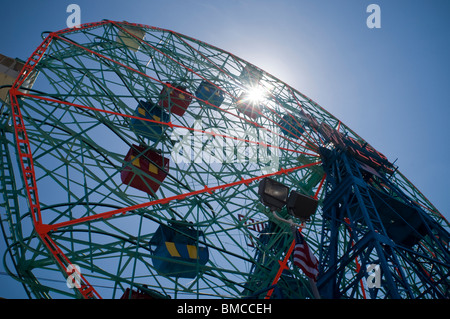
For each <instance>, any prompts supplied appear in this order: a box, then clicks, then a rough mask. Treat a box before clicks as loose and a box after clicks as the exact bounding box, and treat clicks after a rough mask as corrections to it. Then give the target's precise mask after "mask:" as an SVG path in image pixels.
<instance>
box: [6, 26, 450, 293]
mask: <svg viewBox="0 0 450 319" xmlns="http://www.w3.org/2000/svg"><path fill="white" fill-rule="evenodd" d="M44 36H45V38H44V40H43V42H42V44H41V45H40V46H39V47H38V48H37V49H36V51H35V52H34V53H33V55H32V56H31V57H30V58H29V59H28V61H27V63H26V65H25V67H24V69H23V70H22V73H21V75H20V76H19V77H18V79H17V80H16V82H15V83H14V85H13V86H12V88H11V89H10V94H9V98H10V99H9V101H6V102H5V103H4V105H3V107H2V109H1V114H0V116H1V118H0V120H1V126H0V128H1V148H2V156H1V163H0V164H1V171H0V174H1V175H0V178H1V185H0V187H1V190H2V196H3V198H2V199H3V200H2V202H1V203H2V204H1V206H0V207H1V224H2V230H3V233H4V236H5V241H6V242H7V249H6V252H5V255H4V265H5V268H6V269H7V271H8V273H9V274H10V275H11V276H12V277H14V278H15V279H17V280H19V281H20V282H22V283H23V285H24V287H25V290H26V292H27V293H28V295H29V296H30V298H51V297H53V298H54V297H56V298H60V297H76V298H81V297H83V298H120V297H121V296H122V295H123V293H124V291H126V289H127V288H131V289H135V290H137V289H139V290H140V291H143V292H145V293H146V294H147V295H148V296H151V297H154V298H166V297H170V298H191V297H197V298H210V297H211V298H242V297H260V298H263V297H265V296H266V293H267V291H268V289H269V288H270V287H272V288H273V286H272V284H273V283H274V279H277V273H278V270H279V267H278V266H277V265H279V261H281V260H285V261H286V263H287V269H286V270H285V272H284V273H283V275H282V276H281V277H280V278H279V280H275V283H277V285H276V286H277V288H279V289H277V290H276V293H274V294H273V295H272V297H277V296H278V297H281V298H288V297H291V298H313V293H312V292H311V290H310V289H309V284H308V280H307V278H306V277H304V275H303V274H302V272H301V271H300V270H299V269H297V268H296V267H294V266H293V264H292V261H291V260H290V258H289V256H288V255H287V254H288V251H289V248H290V246H291V243H292V239H293V236H292V233H291V231H290V229H289V225H288V224H285V223H283V222H280V221H279V220H276V219H274V218H273V217H272V215H271V214H270V212H269V211H268V210H267V209H266V208H265V207H263V206H262V204H261V203H260V202H259V200H258V182H259V181H260V180H261V179H262V178H264V177H267V176H270V177H272V178H274V179H276V180H278V181H279V182H282V183H284V184H286V185H289V186H290V187H291V188H292V189H297V190H298V191H301V192H303V193H305V194H308V195H311V196H312V195H316V196H317V198H318V199H319V201H320V205H319V209H318V211H317V213H316V214H315V215H314V216H313V217H312V219H311V220H310V221H308V222H306V223H305V225H304V226H305V227H304V229H303V234H304V236H305V238H307V240H308V243H309V245H310V247H311V249H312V250H313V251H314V252H315V253H316V254H317V255H318V254H319V252H320V251H321V249H322V247H323V244H322V203H323V196H324V194H325V192H323V190H322V185H323V180H324V176H325V172H324V170H323V168H322V165H321V158H320V154H319V147H323V146H326V144H327V142H325V139H324V138H323V136H322V135H321V134H320V132H319V130H318V127H317V126H316V125H313V124H312V123H313V121H312V120H314V121H315V122H317V123H326V124H327V125H329V126H330V127H331V128H333V129H334V130H336V131H338V132H339V133H341V134H343V135H345V136H348V137H352V138H353V139H355V140H357V141H360V142H361V143H365V141H364V140H363V139H362V138H361V137H359V136H358V135H357V134H356V133H354V132H353V131H352V130H351V129H350V128H348V127H347V126H346V125H345V124H343V123H342V122H341V121H339V120H338V119H336V118H335V117H334V116H332V115H331V114H330V113H328V112H327V111H326V110H325V109H323V108H322V107H320V106H319V105H318V104H317V103H315V102H314V101H312V100H311V99H310V98H308V97H307V96H305V95H304V94H302V93H300V92H298V91H297V90H295V89H293V88H291V87H290V86H288V85H287V84H285V83H283V82H282V81H280V80H279V79H277V78H275V77H273V76H271V75H270V74H268V73H266V72H264V71H263V70H260V69H258V68H257V67H255V66H252V65H251V64H250V63H248V62H247V61H244V60H242V59H240V58H238V57H236V56H234V55H233V54H231V53H229V52H226V51H223V50H221V49H218V48H216V47H214V46H211V45H209V44H206V43H204V42H201V41H198V40H196V39H193V38H191V37H188V36H185V35H182V34H180V33H177V32H173V31H170V30H165V29H160V28H155V27H150V26H145V25H140V24H132V23H128V22H116V21H109V20H104V21H101V22H97V23H89V24H84V25H82V26H80V27H79V28H73V29H65V30H61V31H57V32H51V33H48V34H45V35H44ZM249 66H250V67H251V68H252V69H253V70H256V72H257V73H258V74H260V77H259V78H258V80H257V81H256V82H257V84H258V85H259V86H260V87H262V88H263V90H264V92H265V96H264V99H263V101H261V102H260V103H261V107H259V106H258V107H257V108H256V114H257V116H256V117H251V116H248V115H246V114H245V113H243V112H241V111H239V110H238V103H237V102H238V101H239V98H240V96H241V94H242V93H245V92H247V90H249V89H250V88H251V86H254V85H255V82H252V81H249V80H248V78H245V77H244V76H242V74H244V73H245V72H244V70H245V69H246V68H248V67H249ZM32 71H33V72H39V75H38V77H37V80H36V82H35V84H34V86H33V88H32V89H29V90H23V89H22V88H21V85H22V84H23V82H24V81H25V79H26V78H27V76H28V75H29V74H30V73H31V72H32ZM203 81H207V82H209V83H211V84H213V85H214V86H215V87H216V88H217V89H218V90H219V91H220V92H221V93H222V94H223V97H224V100H223V103H222V104H221V105H220V106H217V105H214V104H213V103H211V102H210V101H207V100H203V99H201V98H199V97H197V96H196V95H195V93H194V92H196V90H197V88H198V87H199V86H200V85H201V83H202V82H203ZM175 84H182V85H183V86H184V87H186V89H187V92H188V93H187V94H186V95H188V96H190V97H192V103H191V104H190V105H189V108H188V109H187V111H186V113H185V114H184V115H183V116H177V115H175V114H171V118H170V121H169V122H164V121H161V120H160V119H153V120H145V121H146V122H147V123H148V124H151V125H156V126H159V127H160V128H162V134H160V135H159V136H157V138H156V139H155V138H149V136H145V135H142V134H137V133H136V131H134V130H133V129H131V128H130V121H131V120H132V119H133V118H134V119H140V120H142V118H141V117H140V116H136V114H135V113H134V112H135V109H136V107H137V105H138V103H139V101H141V100H145V101H148V100H151V101H153V102H158V100H159V99H160V98H161V91H162V89H163V88H169V89H174V90H178V89H177V88H176V87H175ZM284 114H289V115H290V116H291V117H295V118H296V122H297V124H298V125H297V126H295V125H292V124H288V126H287V127H288V130H289V131H290V132H291V133H292V135H286V134H284V133H283V131H282V130H281V126H284V127H286V126H285V124H286V121H284V120H283V115H284ZM305 116H306V117H305ZM306 118H307V119H308V120H305V119H306ZM183 143H185V144H183ZM186 143H187V144H186ZM133 145H141V146H145V148H146V150H153V151H158V152H159V153H160V154H162V156H163V157H165V158H168V159H170V169H169V171H167V172H166V173H167V176H166V178H165V179H164V181H162V182H161V181H159V180H155V179H154V178H153V179H152V180H153V181H156V182H157V183H158V184H160V187H159V189H158V190H157V191H156V192H155V193H152V194H147V193H144V192H142V191H139V190H136V189H134V188H133V187H130V186H128V185H125V184H123V183H122V182H121V179H120V174H121V171H122V170H123V167H124V165H127V161H125V159H124V158H125V155H126V154H127V152H128V150H129V149H130V148H131V147H133ZM180 145H183V146H184V147H185V148H184V151H185V152H189V149H190V150H191V151H192V153H191V154H190V155H191V156H192V157H191V158H190V159H188V158H184V160H183V161H179V162H177V161H176V160H175V156H177V155H180V154H181V153H182V151H181V148H180V147H179V146H180ZM227 147H229V148H228V150H230V149H231V150H232V151H231V152H229V153H225V150H226V149H227ZM174 149H175V150H176V151H177V152H178V154H175V153H174ZM222 151H223V152H222ZM180 152H181V153H180ZM186 154H189V153H183V154H182V155H186ZM225 155H227V156H229V157H225ZM141 156H142V155H141ZM142 158H143V157H142ZM158 169H163V168H162V167H158ZM135 173H136V174H137V176H141V175H139V174H143V173H138V172H135ZM146 177H149V176H147V175H146ZM150 178H152V177H151V176H150ZM389 180H390V182H391V183H392V184H394V185H396V187H398V188H399V189H401V190H402V192H403V193H404V194H406V195H407V196H408V197H409V198H410V199H411V200H412V201H414V202H415V203H416V204H417V205H419V206H420V207H422V208H423V210H424V211H425V212H426V213H427V214H428V216H430V218H432V219H433V220H434V221H435V222H436V223H438V224H439V225H441V226H442V227H443V228H445V229H447V230H448V227H449V225H448V222H447V221H446V220H445V219H444V218H443V217H442V216H441V214H440V213H439V212H438V210H437V209H436V208H435V207H434V206H433V205H432V204H431V203H430V202H429V201H428V200H427V199H426V198H425V197H424V196H423V195H422V194H421V193H420V192H419V191H418V190H417V189H416V188H415V187H414V186H413V185H412V184H411V183H410V182H409V181H408V180H407V179H406V178H405V177H404V176H403V175H402V174H401V173H400V172H399V171H398V170H395V171H394V172H392V174H390V176H389ZM280 214H281V215H282V216H284V217H285V218H287V213H286V211H284V210H283V211H281V212H280ZM172 220H177V221H180V222H185V223H190V224H191V225H193V226H194V227H195V228H196V229H199V230H201V231H202V232H203V233H204V234H205V240H204V242H199V241H198V243H197V244H198V245H203V246H206V247H208V249H209V254H210V256H209V260H208V263H207V264H206V265H204V266H200V265H198V274H197V276H196V277H195V278H193V279H192V278H189V279H187V278H178V277H175V276H164V275H160V274H159V273H158V271H157V269H155V267H154V265H153V263H152V259H153V258H163V257H157V256H155V255H152V253H151V251H150V249H149V246H148V243H149V241H150V239H151V238H152V236H153V234H154V233H155V232H156V230H157V228H158V226H159V225H161V224H164V225H168V224H170V222H171V221H172ZM349 238H350V237H349V235H348V234H346V235H345V236H344V237H343V239H342V242H338V243H336V245H337V246H341V245H345V243H348V241H349V240H350V239H349ZM447 249H448V241H447ZM71 265H78V266H79V267H80V274H78V273H77V272H75V273H74V271H73V267H70V266H71ZM274 265H275V267H274ZM404 267H408V265H404ZM345 272H346V273H345V274H344V275H345V276H351V275H355V276H356V275H357V274H358V273H359V275H357V276H358V278H359V279H360V280H361V281H362V280H363V279H364V278H365V277H364V276H365V275H366V274H365V272H364V271H360V270H359V269H358V268H357V267H356V266H355V267H351V268H350V269H347V268H346V269H345ZM347 272H348V273H347ZM74 278H75V279H78V280H79V283H80V285H78V286H75V287H74V286H73V285H72V287H69V286H70V284H69V285H66V283H67V280H68V282H69V283H70V282H72V281H71V280H72V279H74ZM414 285H415V286H414V287H412V288H411V289H412V290H414V291H415V290H418V291H420V290H421V289H422V288H421V285H419V284H414ZM358 289H359V290H358ZM365 290H366V288H365V287H364V285H361V286H360V287H356V288H355V292H354V293H352V294H351V296H352V297H363V296H365V292H364V291H365Z"/></svg>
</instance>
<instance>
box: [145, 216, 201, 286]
mask: <svg viewBox="0 0 450 319" xmlns="http://www.w3.org/2000/svg"><path fill="white" fill-rule="evenodd" d="M202 242H203V243H204V242H205V238H204V233H203V232H202V231H198V230H196V229H193V228H191V227H188V226H185V225H179V224H176V223H173V224H172V225H171V226H170V227H169V226H166V225H160V226H159V228H158V229H157V230H156V232H155V234H154V235H153V237H152V239H151V240H150V243H149V245H150V251H151V252H152V255H153V256H154V257H153V258H152V263H153V266H154V267H155V269H156V271H157V272H158V273H159V274H160V275H163V276H169V277H177V278H195V277H196V276H197V274H198V272H199V270H200V269H201V268H202V267H203V266H204V265H205V264H206V263H207V262H208V260H209V251H208V247H206V246H205V245H203V244H202Z"/></svg>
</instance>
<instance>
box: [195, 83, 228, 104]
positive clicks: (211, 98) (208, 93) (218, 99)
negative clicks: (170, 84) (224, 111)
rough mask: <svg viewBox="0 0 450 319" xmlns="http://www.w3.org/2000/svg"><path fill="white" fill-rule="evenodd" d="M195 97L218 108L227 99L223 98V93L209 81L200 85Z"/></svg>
mask: <svg viewBox="0 0 450 319" xmlns="http://www.w3.org/2000/svg"><path fill="white" fill-rule="evenodd" d="M195 96H196V97H197V98H198V99H200V100H203V101H207V102H208V103H210V104H212V105H215V106H217V107H219V106H220V105H221V104H222V102H223V100H224V99H225V97H224V96H223V92H222V91H221V90H219V89H218V88H217V87H216V86H214V85H213V84H212V83H209V82H207V81H202V83H200V86H199V87H198V88H197V91H195ZM200 102H201V101H200Z"/></svg>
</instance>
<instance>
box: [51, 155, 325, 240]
mask: <svg viewBox="0 0 450 319" xmlns="http://www.w3.org/2000/svg"><path fill="white" fill-rule="evenodd" d="M318 164H320V162H316V163H312V164H306V165H302V166H297V167H292V168H287V169H281V170H279V171H277V172H274V173H269V174H264V175H260V176H256V177H250V178H247V179H241V180H240V181H236V182H232V183H228V184H224V185H218V186H213V187H208V186H206V185H205V187H204V188H203V189H200V190H196V191H193V192H189V193H184V194H180V195H175V196H171V197H167V198H161V199H157V200H153V201H150V202H147V203H142V204H137V205H132V206H129V207H124V208H120V209H116V210H112V211H109V212H104V213H100V214H96V215H92V216H86V217H81V218H78V219H75V220H71V221H66V222H60V223H57V224H54V225H47V226H46V229H47V230H48V231H51V230H53V231H54V230H57V229H60V228H63V227H67V226H73V225H77V224H81V223H86V222H91V221H94V220H99V219H108V218H111V217H113V216H116V215H119V214H126V213H127V212H129V211H133V210H136V209H140V208H145V207H149V206H154V205H158V204H167V203H169V202H171V201H174V200H183V199H185V198H186V197H190V196H194V195H199V194H203V193H209V194H212V193H214V192H216V191H220V190H223V189H226V188H229V187H234V186H238V185H243V184H244V185H247V186H248V185H249V184H251V183H253V182H255V181H258V180H261V179H263V178H265V177H271V176H276V175H281V174H289V173H290V172H293V171H296V170H299V169H302V168H307V167H310V166H313V165H318Z"/></svg>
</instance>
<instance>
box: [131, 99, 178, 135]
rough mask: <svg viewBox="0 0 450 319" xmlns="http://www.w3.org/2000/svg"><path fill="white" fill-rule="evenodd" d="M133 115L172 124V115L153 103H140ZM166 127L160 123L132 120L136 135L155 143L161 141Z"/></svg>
mask: <svg viewBox="0 0 450 319" xmlns="http://www.w3.org/2000/svg"><path fill="white" fill-rule="evenodd" d="M133 115H134V116H139V117H142V118H145V119H149V120H154V121H159V122H165V123H167V122H170V115H169V114H168V113H167V112H165V111H164V109H162V108H161V107H159V106H158V105H156V104H154V103H152V102H151V101H148V102H144V101H139V104H138V106H137V108H136V110H135V112H134V114H133ZM166 127H167V126H165V125H164V124H160V123H155V122H148V121H142V120H139V119H136V118H132V119H131V129H132V130H134V131H135V132H136V134H138V135H140V136H142V137H145V138H148V139H150V140H152V141H154V142H157V141H158V140H159V139H160V136H161V135H162V134H163V132H164V130H165V129H166Z"/></svg>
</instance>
